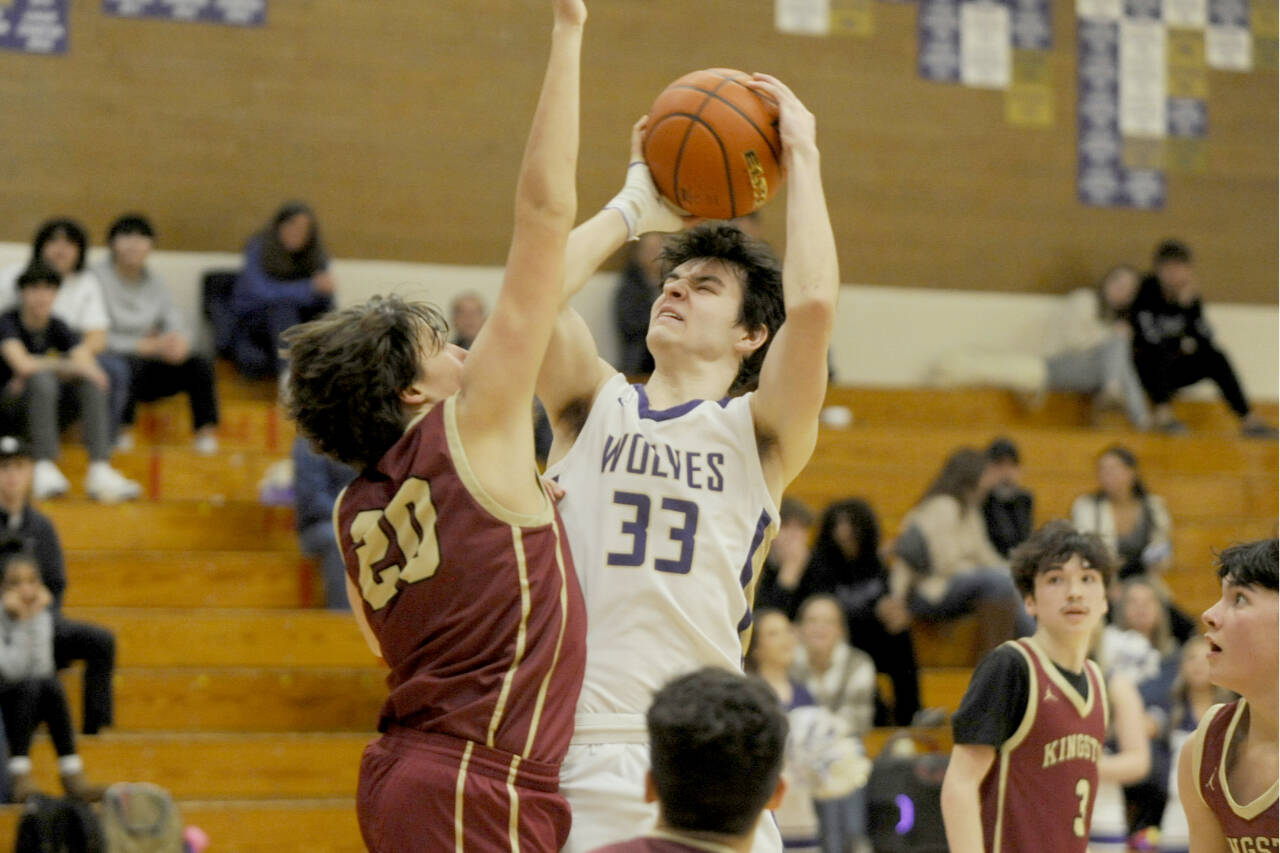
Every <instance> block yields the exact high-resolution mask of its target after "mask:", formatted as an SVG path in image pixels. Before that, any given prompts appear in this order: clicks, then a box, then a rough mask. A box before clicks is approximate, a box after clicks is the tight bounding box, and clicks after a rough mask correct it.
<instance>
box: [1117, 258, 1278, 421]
mask: <svg viewBox="0 0 1280 853" xmlns="http://www.w3.org/2000/svg"><path fill="white" fill-rule="evenodd" d="M1129 316H1130V322H1131V323H1132V325H1133V332H1134V334H1133V362H1134V366H1135V367H1136V368H1137V370H1138V376H1139V377H1140V378H1141V380H1142V387H1143V388H1145V389H1146V392H1147V396H1148V397H1150V398H1151V403H1152V405H1153V406H1154V407H1155V408H1154V411H1153V417H1154V422H1155V428H1156V429H1158V430H1161V431H1162V432H1167V433H1174V434H1180V433H1185V432H1186V431H1187V426H1186V424H1184V423H1182V422H1181V421H1179V420H1178V419H1177V418H1175V417H1174V414H1173V406H1172V404H1171V403H1172V400H1173V395H1174V394H1175V393H1177V391H1178V390H1179V389H1180V388H1185V387H1186V386H1188V385H1192V384H1194V383H1196V382H1199V381H1200V380H1202V379H1211V380H1213V382H1214V384H1216V385H1217V386H1218V390H1219V391H1221V392H1222V396H1223V398H1224V399H1225V400H1226V402H1227V405H1229V406H1230V407H1231V410H1232V411H1233V412H1235V413H1236V416H1237V417H1238V418H1240V429H1241V432H1242V433H1243V434H1244V435H1245V436H1249V437H1257V438H1275V437H1276V430H1275V428H1274V427H1272V426H1271V425H1270V424H1267V423H1265V422H1264V421H1263V420H1262V419H1261V418H1259V417H1258V416H1257V415H1256V414H1254V413H1253V411H1252V410H1251V408H1250V406H1249V401H1248V399H1247V398H1246V397H1245V393H1244V389H1243V388H1241V386H1240V380H1239V379H1238V378H1237V377H1236V373H1235V370H1234V369H1233V368H1232V367H1231V362H1230V361H1228V360H1227V357H1226V355H1225V354H1223V352H1222V350H1220V349H1218V347H1217V344H1216V343H1215V342H1214V339H1213V332H1212V330H1210V328H1209V323H1208V321H1207V320H1206V319H1205V317H1204V306H1203V303H1202V301H1201V298H1200V284H1199V282H1198V281H1197V278H1196V271H1195V267H1193V266H1192V264H1191V249H1190V248H1188V247H1187V245H1186V244H1185V243H1182V242H1179V241H1178V240H1165V241H1164V242H1162V243H1161V244H1160V245H1159V246H1157V247H1156V250H1155V254H1154V256H1153V258H1152V271H1151V273H1150V274H1148V275H1147V277H1146V278H1144V279H1143V280H1142V285H1141V287H1140V288H1139V289H1138V295H1137V297H1136V298H1135V299H1134V302H1133V307H1132V310H1131V311H1130V315H1129Z"/></svg>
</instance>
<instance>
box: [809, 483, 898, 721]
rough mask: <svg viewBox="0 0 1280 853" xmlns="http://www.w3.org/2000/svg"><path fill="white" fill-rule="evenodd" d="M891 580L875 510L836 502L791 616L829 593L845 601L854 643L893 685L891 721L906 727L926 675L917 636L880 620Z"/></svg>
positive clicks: (815, 545) (823, 526) (826, 516)
mask: <svg viewBox="0 0 1280 853" xmlns="http://www.w3.org/2000/svg"><path fill="white" fill-rule="evenodd" d="M888 578H889V575H888V569H887V568H886V567H885V564H884V561H883V560H881V558H880V523H879V521H878V520H877V519H876V514H875V511H874V510H873V509H872V508H871V506H870V504H868V503H867V502H866V501H864V500H862V499H860V498H847V499H845V500H840V501H836V502H835V503H833V504H831V505H830V506H828V507H827V509H826V511H825V512H823V514H822V520H821V521H820V522H819V526H818V536H817V538H816V539H815V540H814V543H813V554H812V556H811V557H810V558H809V565H808V567H807V568H806V569H805V572H804V575H803V576H802V577H801V578H800V583H799V585H798V587H797V588H796V592H795V594H794V595H793V596H792V599H791V601H792V607H791V609H790V612H789V613H788V615H789V616H791V617H792V618H793V619H794V618H795V615H796V610H797V609H798V608H799V605H800V604H801V603H802V602H804V601H805V600H806V599H808V598H809V597H810V596H812V595H817V594H819V593H828V594H830V595H834V596H835V597H836V598H837V599H839V601H840V603H841V605H842V606H843V608H844V612H845V618H846V619H847V620H848V626H849V642H850V644H851V645H853V646H856V647H857V648H859V649H862V650H863V651H865V652H867V653H868V654H869V655H871V657H872V659H873V660H874V661H875V664H876V669H877V670H879V671H880V672H883V673H885V674H886V675H888V676H889V678H890V679H891V680H892V681H893V697H894V698H893V713H892V720H891V722H892V723H894V724H896V725H900V726H905V725H909V724H910V723H911V719H912V718H913V717H914V716H915V715H916V712H917V711H919V710H920V675H919V671H918V669H917V667H916V653H915V645H914V644H913V643H912V640H911V632H910V631H908V630H900V631H898V632H896V633H895V632H891V631H890V630H889V629H888V628H886V627H885V622H884V620H883V619H882V618H881V615H880V614H881V606H880V605H881V602H882V601H884V600H885V598H886V596H888V594H889V581H888ZM877 722H884V723H887V722H890V721H888V720H885V721H877Z"/></svg>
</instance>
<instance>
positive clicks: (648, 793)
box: [644, 770, 658, 803]
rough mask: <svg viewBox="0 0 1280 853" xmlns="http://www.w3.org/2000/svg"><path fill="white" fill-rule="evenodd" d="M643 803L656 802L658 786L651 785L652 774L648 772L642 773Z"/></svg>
mask: <svg viewBox="0 0 1280 853" xmlns="http://www.w3.org/2000/svg"><path fill="white" fill-rule="evenodd" d="M644 801H645V802H646V803H656V802H657V801H658V786H657V785H655V784H653V773H652V772H650V771H648V770H646V771H645V772H644Z"/></svg>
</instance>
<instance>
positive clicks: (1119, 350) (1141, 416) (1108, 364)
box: [934, 266, 1151, 429]
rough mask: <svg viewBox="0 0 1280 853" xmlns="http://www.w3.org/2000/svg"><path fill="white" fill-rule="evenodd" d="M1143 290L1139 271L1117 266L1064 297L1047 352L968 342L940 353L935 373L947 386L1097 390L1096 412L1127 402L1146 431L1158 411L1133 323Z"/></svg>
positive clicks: (1035, 391) (1047, 334) (1048, 331)
mask: <svg viewBox="0 0 1280 853" xmlns="http://www.w3.org/2000/svg"><path fill="white" fill-rule="evenodd" d="M1137 291H1138V273H1137V271H1136V270H1134V269H1133V268H1132V267H1128V266H1118V267H1114V268H1112V269H1111V270H1108V271H1107V274H1106V275H1104V276H1103V277H1102V279H1101V280H1100V281H1099V282H1098V284H1097V286H1096V287H1092V288H1088V287H1082V288H1078V289H1076V290H1073V291H1071V292H1070V293H1068V294H1067V295H1066V296H1064V297H1062V304H1061V305H1060V306H1059V307H1058V308H1057V309H1056V310H1054V311H1053V312H1051V314H1050V316H1049V322H1048V324H1047V325H1046V327H1045V331H1044V336H1043V339H1044V341H1045V344H1046V346H1045V352H1046V355H1044V356H1038V355H1030V354H1024V353H1015V352H990V351H985V350H978V349H972V348H965V349H961V350H955V351H952V352H949V353H947V354H945V355H944V356H943V357H942V358H941V359H939V361H938V363H937V364H936V365H935V367H934V376H935V378H936V379H937V381H939V382H940V383H942V384H944V385H995V386H997V387H1003V388H1009V389H1011V390H1014V391H1019V392H1021V393H1023V394H1028V395H1035V396H1039V395H1041V394H1043V392H1045V391H1076V392H1080V393H1084V394H1091V395H1092V396H1093V404H1094V412H1095V414H1097V413H1099V412H1101V411H1103V410H1105V409H1109V408H1112V407H1114V406H1121V407H1123V409H1124V412H1125V414H1126V415H1127V416H1128V418H1129V422H1130V423H1132V424H1133V425H1134V426H1135V427H1137V428H1138V429H1146V428H1147V427H1148V426H1149V425H1150V422H1151V414H1150V412H1149V411H1148V409H1147V399H1146V394H1145V393H1144V392H1143V390H1142V385H1141V383H1140V382H1139V381H1138V374H1137V371H1136V370H1135V369H1134V366H1133V356H1132V352H1131V351H1132V345H1131V340H1132V337H1133V332H1132V330H1131V329H1130V328H1129V321H1128V312H1129V306H1130V305H1131V304H1132V302H1133V298H1134V295H1135V294H1136V293H1137Z"/></svg>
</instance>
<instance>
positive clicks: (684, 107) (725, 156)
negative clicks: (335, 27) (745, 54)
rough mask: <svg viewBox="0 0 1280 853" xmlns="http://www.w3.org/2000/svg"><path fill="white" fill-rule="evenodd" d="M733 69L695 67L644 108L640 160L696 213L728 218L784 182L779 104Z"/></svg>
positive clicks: (664, 189)
mask: <svg viewBox="0 0 1280 853" xmlns="http://www.w3.org/2000/svg"><path fill="white" fill-rule="evenodd" d="M749 79H750V75H748V74H745V73H743V72H741V71H734V70H733V69H732V68H708V69H706V70H703V71H694V72H692V73H691V74H686V75H684V76H683V77H681V78H680V79H679V80H676V81H675V82H674V83H672V84H671V85H670V86H668V87H667V88H666V89H665V90H663V92H662V94H660V95H658V99H657V100H656V101H654V102H653V107H652V108H651V109H650V110H649V123H648V126H647V127H646V128H645V133H644V140H643V145H644V159H645V162H646V163H648V165H649V171H650V172H651V173H652V174H653V182H654V184H655V185H657V187H658V192H660V193H662V195H664V196H665V197H666V198H667V199H669V200H670V201H671V202H673V203H674V204H675V205H676V206H678V207H680V208H682V209H684V210H686V211H688V212H689V213H691V214H693V215H694V216H701V217H705V218H707V219H732V218H734V217H736V216H745V215H746V214H748V213H750V212H751V211H753V210H756V209H758V208H759V207H761V206H762V205H764V203H765V202H767V201H768V200H769V199H770V198H771V197H772V196H773V194H774V193H775V192H777V189H778V186H779V185H780V184H781V183H782V169H781V167H780V166H779V164H778V160H779V158H780V157H781V156H782V143H781V141H780V140H779V138H778V105H777V104H776V103H774V102H773V100H772V99H769V98H764V97H761V96H760V95H758V94H756V93H755V92H753V91H752V90H751V89H749V88H747V86H746V85H745V84H746V81H747V80H749Z"/></svg>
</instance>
